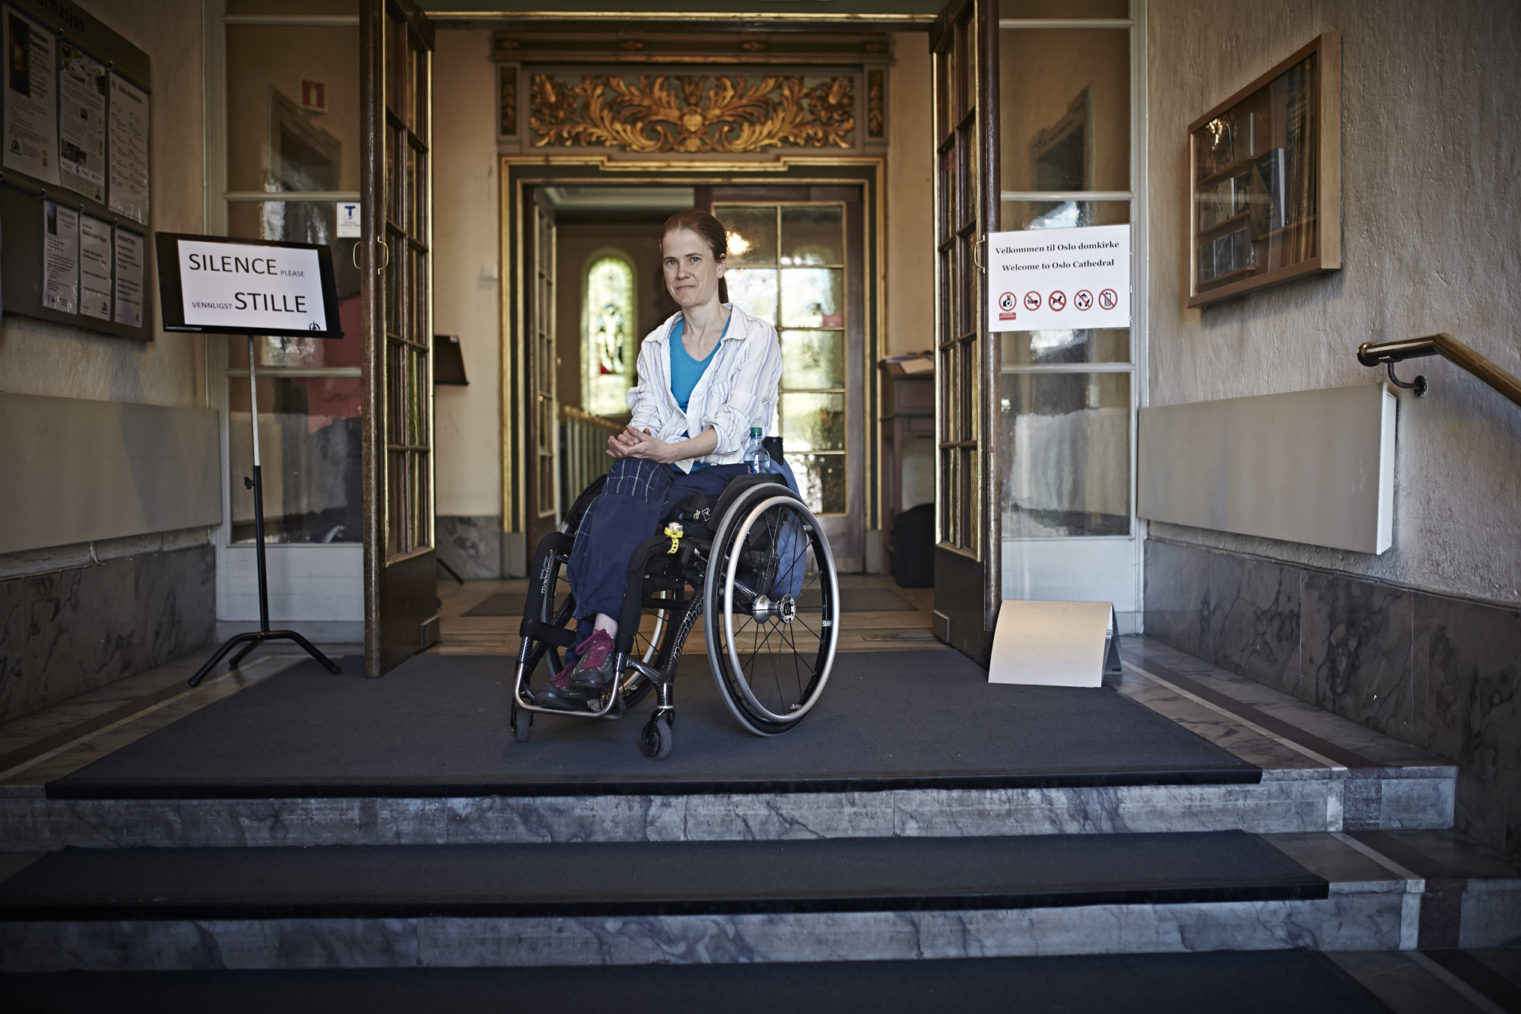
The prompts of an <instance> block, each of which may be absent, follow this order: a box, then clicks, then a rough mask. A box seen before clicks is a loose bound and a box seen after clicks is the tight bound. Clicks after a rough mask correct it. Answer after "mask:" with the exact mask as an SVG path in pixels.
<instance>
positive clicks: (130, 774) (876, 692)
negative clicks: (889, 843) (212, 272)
mask: <svg viewBox="0 0 1521 1014" xmlns="http://www.w3.org/2000/svg"><path fill="white" fill-rule="evenodd" d="M512 667H513V660H512V659H511V658H507V657H483V656H440V655H419V656H417V657H415V658H413V659H411V660H409V661H407V662H406V663H404V664H402V665H401V666H399V667H398V668H397V669H395V670H393V671H392V672H390V673H389V674H387V675H386V676H384V677H383V678H381V679H367V678H366V677H364V676H363V675H360V670H361V668H362V667H361V666H360V665H359V663H358V660H357V659H349V660H345V665H344V674H343V675H338V676H334V675H330V674H328V673H326V672H325V671H323V670H322V669H321V668H320V667H318V666H317V665H316V663H314V662H303V663H300V664H298V665H297V666H295V667H293V668H292V669H290V670H288V671H286V672H284V673H281V674H279V675H277V676H274V677H271V678H270V679H268V680H266V681H264V682H263V683H260V684H258V685H255V686H252V687H249V688H248V689H246V690H243V691H240V692H239V693H237V694H235V695H233V696H232V697H229V698H227V699H226V700H223V701H220V702H218V703H216V704H213V705H211V706H209V707H207V708H205V709H203V710H201V711H199V712H197V713H195V714H193V715H190V716H187V717H186V718H183V719H180V720H179V721H177V722H175V723H173V724H172V725H170V726H168V727H166V728H164V729H161V730H159V731H158V732H155V733H152V734H151V735H148V736H146V737H144V738H143V739H141V740H139V741H137V742H136V743H133V744H130V745H128V746H125V747H123V748H121V749H119V750H117V751H116V752H114V753H112V754H110V755H109V756H107V757H104V758H102V759H101V760H99V761H96V762H95V763H93V764H91V765H89V766H87V767H85V768H83V769H81V770H79V771H77V772H75V773H74V774H71V775H69V776H67V777H65V778H63V779H60V780H58V781H55V782H52V783H50V784H49V785H48V786H47V791H48V794H49V795H51V796H54V797H76V798H79V797H85V798H88V797H94V796H101V797H121V796H128V797H130V796H166V797H174V796H192V797H194V796H227V797H254V798H262V797H268V796H274V797H280V796H292V795H297V796H299V795H355V794H361V795H390V796H411V795H435V796H436V795H450V794H454V793H456V792H460V793H465V794H472V793H480V792H490V791H496V790H500V791H502V792H508V793H515V794H524V793H555V794H563V793H578V792H582V793H586V792H645V791H663V792H673V791H674V792H701V791H730V790H742V791H760V790H773V791H785V790H788V789H796V790H803V791H825V790H838V789H840V788H852V787H855V788H877V789H884V788H894V787H904V786H935V787H949V786H970V787H989V786H1058V785H1071V784H1089V785H1106V784H1107V785H1115V784H1147V783H1159V784H1167V783H1172V784H1189V783H1199V782H1215V783H1219V782H1255V781H1257V780H1258V779H1259V778H1260V776H1261V772H1260V770H1259V769H1258V768H1256V767H1253V766H1252V765H1250V764H1247V763H1245V762H1243V761H1241V760H1239V759H1238V758H1236V757H1235V756H1233V755H1232V754H1230V753H1227V752H1226V751H1224V750H1222V749H1220V748H1218V747H1216V746H1214V745H1213V744H1211V743H1209V742H1207V741H1206V740H1204V739H1202V738H1201V737H1198V736H1196V735H1194V734H1193V733H1191V732H1188V731H1187V730H1185V729H1183V728H1181V727H1180V726H1178V725H1176V724H1174V723H1173V722H1170V721H1168V720H1167V719H1165V718H1162V717H1161V716H1159V715H1157V714H1155V713H1153V712H1151V711H1149V710H1147V709H1146V708H1144V707H1142V706H1140V705H1138V704H1136V703H1134V702H1132V701H1130V700H1128V699H1127V698H1125V697H1122V696H1121V695H1120V694H1118V693H1117V692H1115V691H1114V690H1112V689H1110V688H1108V687H1103V688H1098V689H1072V688H1064V687H1031V686H1007V685H995V684H989V683H988V682H987V674H986V672H985V671H984V670H983V669H981V668H979V667H978V666H977V665H975V664H974V663H972V662H971V661H969V660H967V659H966V658H964V657H963V656H960V655H957V654H955V653H953V652H948V651H899V652H881V653H878V652H853V653H841V654H839V655H837V656H836V658H835V663H834V669H833V675H832V677H831V680H830V683H829V685H828V687H827V688H826V689H825V692H824V696H823V699H822V700H821V701H820V703H819V704H818V706H817V707H816V709H815V711H814V712H813V713H812V714H810V715H809V716H808V718H807V719H806V720H805V721H803V722H801V723H800V724H799V725H798V727H797V728H795V729H794V730H792V731H790V732H788V733H786V734H785V735H782V736H775V737H758V736H755V735H752V734H751V733H749V732H746V731H745V730H743V729H742V728H741V727H740V726H739V724H738V723H737V722H736V721H735V720H734V718H733V716H732V715H730V714H729V712H728V710H727V708H726V707H725V705H724V704H723V702H722V701H721V700H720V699H719V697H718V693H717V691H716V689H715V687H714V683H713V679H712V677H711V675H710V673H709V670H708V660H707V657H706V655H705V654H704V653H703V651H702V650H701V649H700V647H693V648H691V649H689V650H688V652H687V653H686V655H685V656H684V657H683V659H682V661H681V668H680V675H679V676H678V679H677V681H676V706H677V718H676V723H675V750H674V752H673V754H672V756H671V757H670V758H669V759H667V760H664V761H658V762H655V761H649V760H646V759H645V758H644V757H643V756H641V755H640V753H639V751H638V748H637V744H638V738H639V731H640V725H641V724H642V723H643V721H644V719H645V716H646V715H647V713H648V711H649V705H648V704H646V705H644V706H643V707H641V708H640V709H637V710H636V711H635V712H634V713H632V714H631V715H629V716H628V718H627V719H625V720H624V721H621V722H607V721H590V720H587V719H581V718H576V717H572V716H560V715H538V716H536V720H535V724H534V726H533V730H532V736H531V739H530V741H529V742H527V743H515V742H512V736H511V732H510V730H509V728H508V710H509V703H508V694H509V688H510V686H511V681H512V678H513V674H512Z"/></svg>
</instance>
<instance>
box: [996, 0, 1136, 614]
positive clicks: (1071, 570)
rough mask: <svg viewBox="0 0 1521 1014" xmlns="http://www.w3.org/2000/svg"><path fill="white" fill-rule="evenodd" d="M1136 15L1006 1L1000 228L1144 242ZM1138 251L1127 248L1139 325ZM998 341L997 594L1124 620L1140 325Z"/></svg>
mask: <svg viewBox="0 0 1521 1014" xmlns="http://www.w3.org/2000/svg"><path fill="white" fill-rule="evenodd" d="M1132 13H1133V12H1132V10H1131V4H1130V3H1129V2H1128V0H1092V2H1090V3H1087V4H1085V5H1084V8H1083V14H1084V15H1085V17H1084V18H1082V19H1074V18H1071V17H1067V16H1066V14H1065V11H1064V10H1058V9H1057V6H1056V5H1053V4H1051V3H1048V2H1043V0H999V23H998V50H997V51H998V63H999V67H1000V81H999V90H1000V98H999V105H998V108H999V131H998V137H999V147H1000V157H999V160H998V164H999V171H1000V178H999V188H1000V194H999V223H998V227H999V228H1000V229H1001V230H1025V229H1060V228H1069V227H1073V226H1088V225H1120V224H1125V223H1130V224H1132V226H1133V228H1132V249H1133V250H1143V249H1144V248H1145V247H1144V244H1143V243H1142V242H1141V236H1140V232H1139V228H1138V225H1139V222H1140V221H1141V217H1140V216H1139V215H1138V214H1137V208H1138V205H1139V200H1140V197H1139V195H1140V191H1141V189H1142V188H1139V187H1137V186H1136V185H1135V184H1134V182H1133V181H1134V179H1135V176H1136V174H1137V173H1138V172H1139V165H1140V162H1139V149H1140V147H1141V146H1140V145H1139V143H1137V142H1136V141H1135V140H1134V139H1135V138H1136V136H1137V132H1136V129H1135V127H1134V124H1135V123H1136V122H1137V113H1136V101H1135V95H1136V93H1137V91H1138V90H1139V89H1138V88H1137V87H1136V86H1135V83H1134V81H1135V75H1136V74H1138V73H1139V69H1140V67H1142V66H1143V64H1142V62H1141V61H1140V60H1139V59H1137V58H1136V47H1137V46H1139V45H1141V43H1142V41H1143V40H1142V39H1141V38H1140V36H1141V35H1142V34H1143V33H1141V32H1138V31H1136V28H1135V25H1136V24H1137V23H1138V22H1139V18H1136V17H1133V16H1132ZM1053 15H1055V16H1060V17H1061V18H1062V20H1055V19H1053ZM1143 262H1144V259H1143V258H1138V257H1135V256H1132V257H1131V264H1132V265H1133V266H1134V267H1133V268H1132V270H1133V272H1134V273H1135V276H1134V281H1133V284H1132V290H1133V297H1132V304H1131V305H1132V307H1133V311H1134V312H1133V318H1134V319H1135V320H1136V321H1137V322H1138V323H1140V322H1141V321H1142V319H1143V317H1144V306H1145V303H1144V300H1143V298H1142V295H1141V293H1142V290H1141V287H1140V284H1139V283H1140V281H1142V280H1143V275H1142V266H1143ZM1001 346H1002V348H1001V354H1000V357H999V361H998V370H997V374H996V376H997V385H998V390H997V394H998V413H997V426H998V436H999V443H1000V446H1001V454H1002V457H1001V467H1000V473H999V484H998V487H997V496H998V506H999V521H1000V523H1001V528H1002V543H1003V545H1002V561H1003V562H1002V582H1001V585H1002V589H1001V595H1002V597H1003V598H1006V599H1036V600H1071V601H1103V602H1112V603H1114V606H1115V610H1116V612H1117V614H1118V615H1119V618H1120V623H1121V630H1122V631H1124V632H1131V631H1133V630H1134V629H1136V626H1135V623H1136V616H1137V613H1138V610H1139V608H1140V591H1139V588H1140V579H1139V573H1140V570H1139V566H1138V563H1139V544H1138V539H1137V536H1136V523H1135V520H1134V515H1133V511H1132V505H1131V488H1132V486H1133V483H1132V481H1131V476H1132V474H1133V465H1132V445H1133V444H1134V440H1133V431H1134V425H1133V421H1134V417H1135V407H1136V404H1137V399H1138V392H1137V391H1136V383H1135V377H1136V362H1137V358H1138V356H1137V352H1138V350H1139V348H1140V342H1139V341H1138V339H1137V329H1135V328H1131V329H1119V330H1099V329H1086V330H1084V329H1073V330H1055V331H1009V332H1005V333H1003V334H1002V335H1001Z"/></svg>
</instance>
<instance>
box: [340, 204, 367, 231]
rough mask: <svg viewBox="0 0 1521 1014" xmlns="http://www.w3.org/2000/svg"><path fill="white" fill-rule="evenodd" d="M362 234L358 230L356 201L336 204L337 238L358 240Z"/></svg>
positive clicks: (357, 206) (357, 205)
mask: <svg viewBox="0 0 1521 1014" xmlns="http://www.w3.org/2000/svg"><path fill="white" fill-rule="evenodd" d="M361 235H362V233H361V232H360V230H359V204H358V202H356V201H339V202H338V238H339V239H358V238H359V237H360V236H361Z"/></svg>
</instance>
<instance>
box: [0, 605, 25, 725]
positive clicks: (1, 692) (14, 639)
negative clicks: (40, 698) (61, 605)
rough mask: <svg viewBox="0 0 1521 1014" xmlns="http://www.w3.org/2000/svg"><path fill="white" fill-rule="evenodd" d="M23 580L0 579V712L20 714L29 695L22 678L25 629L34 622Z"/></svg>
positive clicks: (1, 714)
mask: <svg viewBox="0 0 1521 1014" xmlns="http://www.w3.org/2000/svg"><path fill="white" fill-rule="evenodd" d="M24 586H25V582H24V581H0V716H3V717H7V718H8V717H10V716H12V715H18V714H21V713H22V711H23V710H24V706H23V705H22V704H21V703H20V702H21V701H23V700H25V699H26V698H27V696H28V695H29V691H28V690H27V688H26V687H25V685H24V683H23V680H24V679H25V676H26V667H25V665H24V664H23V663H24V658H25V651H26V641H27V638H26V632H27V628H28V626H29V625H30V622H31V616H30V609H29V604H30V603H29V600H28V598H27V596H26V595H24V594H23V588H24Z"/></svg>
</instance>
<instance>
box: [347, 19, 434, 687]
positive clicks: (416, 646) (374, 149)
mask: <svg viewBox="0 0 1521 1014" xmlns="http://www.w3.org/2000/svg"><path fill="white" fill-rule="evenodd" d="M388 8H394V9H395V10H396V11H397V12H398V13H399V15H400V20H401V21H402V22H404V23H405V24H406V26H407V31H408V32H409V33H416V35H417V36H418V37H419V38H420V39H422V40H424V42H425V43H426V50H425V51H426V52H427V53H428V54H429V59H431V53H432V48H433V27H432V23H431V22H430V21H429V20H428V18H427V16H426V15H425V14H424V13H422V12H421V11H420V10H419V9H418V8H417V6H416V4H415V3H414V2H413V0H363V2H362V3H361V4H360V17H359V26H360V27H359V36H360V39H359V45H360V77H361V84H360V96H361V101H360V116H361V118H362V120H361V122H362V130H361V134H360V176H361V179H360V193H361V202H360V228H361V234H362V235H363V237H364V240H365V241H364V242H362V243H360V245H359V247H358V249H359V250H360V257H359V274H360V292H361V294H362V295H361V299H360V304H361V308H362V314H363V316H362V319H363V328H364V353H363V356H362V358H361V363H360V377H361V380H360V383H361V385H362V391H361V398H362V402H361V407H362V411H361V420H362V421H361V424H360V427H361V441H360V444H361V462H362V464H361V469H362V473H361V474H362V486H363V504H364V569H363V575H364V628H365V650H364V655H365V673H366V675H368V676H372V677H373V676H381V675H384V674H385V673H386V672H387V671H389V670H390V669H392V668H394V667H395V666H396V665H398V664H400V663H401V662H403V661H405V660H406V659H407V658H409V657H411V656H412V655H413V654H415V653H416V652H418V651H420V650H422V649H423V648H426V647H427V646H428V643H429V639H430V637H431V638H432V639H433V640H436V639H437V637H438V614H437V610H436V608H435V605H436V603H437V597H436V591H435V589H434V587H433V584H432V581H433V578H434V574H435V571H436V567H437V563H436V560H437V557H436V550H435V547H434V545H433V540H434V539H435V537H436V534H435V533H434V532H431V531H430V532H429V541H428V544H427V545H426V546H422V547H419V548H417V549H415V550H413V551H412V552H411V553H410V555H408V556H405V557H402V558H399V559H395V560H391V561H388V560H387V558H386V539H387V531H386V529H387V518H386V504H387V497H388V490H387V488H386V484H385V479H386V475H387V473H386V469H387V468H388V467H389V465H388V457H389V455H388V453H387V448H388V444H389V440H390V434H389V433H388V432H387V421H386V418H387V417H386V412H387V401H386V399H387V391H386V388H385V384H384V378H385V376H386V369H387V366H386V357H387V353H388V340H387V337H386V330H385V329H386V307H385V299H386V295H387V291H388V287H387V285H382V284H377V282H376V280H377V279H378V278H379V277H380V276H381V275H382V273H383V272H385V271H386V270H387V269H388V268H396V269H397V270H400V267H401V265H402V263H403V261H402V258H405V257H407V256H409V251H408V250H405V249H404V250H392V249H390V247H389V246H388V245H386V243H385V237H386V236H387V207H388V201H387V198H388V197H389V192H388V190H387V187H388V185H389V184H388V181H387V179H386V156H385V145H386V142H387V137H386V131H387V129H388V128H387V124H386V96H385V89H386V86H387V75H388V73H389V70H390V64H389V62H388V61H389V57H388V54H387V53H386V52H385V51H384V47H385V45H386V44H387V36H386V33H385V31H384V25H385V19H387V18H390V17H391V16H392V15H391V14H390V12H389V11H388ZM429 81H430V84H429V95H428V108H429V110H430V115H429V123H428V127H427V129H428V136H429V137H430V138H431V130H432V127H431V105H432V94H431V72H430V75H429ZM430 154H431V146H430ZM431 190H432V172H431V168H430V171H429V174H428V193H429V195H430V196H429V197H428V198H425V200H431ZM377 198H378V199H377ZM428 214H429V215H431V208H429V210H428ZM424 229H425V230H426V234H429V235H431V229H432V223H431V220H428V221H425V222H424ZM428 251H429V252H428V268H427V270H428V272H429V282H430V284H429V286H428V290H427V297H426V298H427V299H428V301H429V313H428V321H429V327H428V329H427V330H428V331H429V332H431V321H432V312H431V300H432V286H431V272H432V246H431V244H430V245H429V247H428ZM389 281H390V278H389V277H388V278H387V282H389ZM408 300H409V302H408V306H409V307H410V296H409V297H408ZM426 391H427V393H426V395H425V398H426V400H427V404H428V410H429V411H428V420H427V424H426V428H425V434H426V438H427V444H428V447H429V453H428V468H429V480H428V490H427V498H428V506H427V510H428V513H429V518H430V520H431V519H432V516H433V512H434V490H433V477H432V469H433V464H434V462H433V455H432V450H431V448H432V441H433V419H432V378H431V363H430V376H429V377H428V378H427V387H426ZM430 528H431V525H430ZM388 579H389V580H388ZM398 614H399V615H401V616H402V617H410V618H411V619H413V620H416V621H417V622H418V623H419V627H418V628H417V629H415V630H410V631H409V630H407V629H405V626H403V627H400V628H398V627H397V626H396V625H395V624H394V623H391V624H387V622H386V617H387V616H395V615H398ZM430 614H431V615H430Z"/></svg>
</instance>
